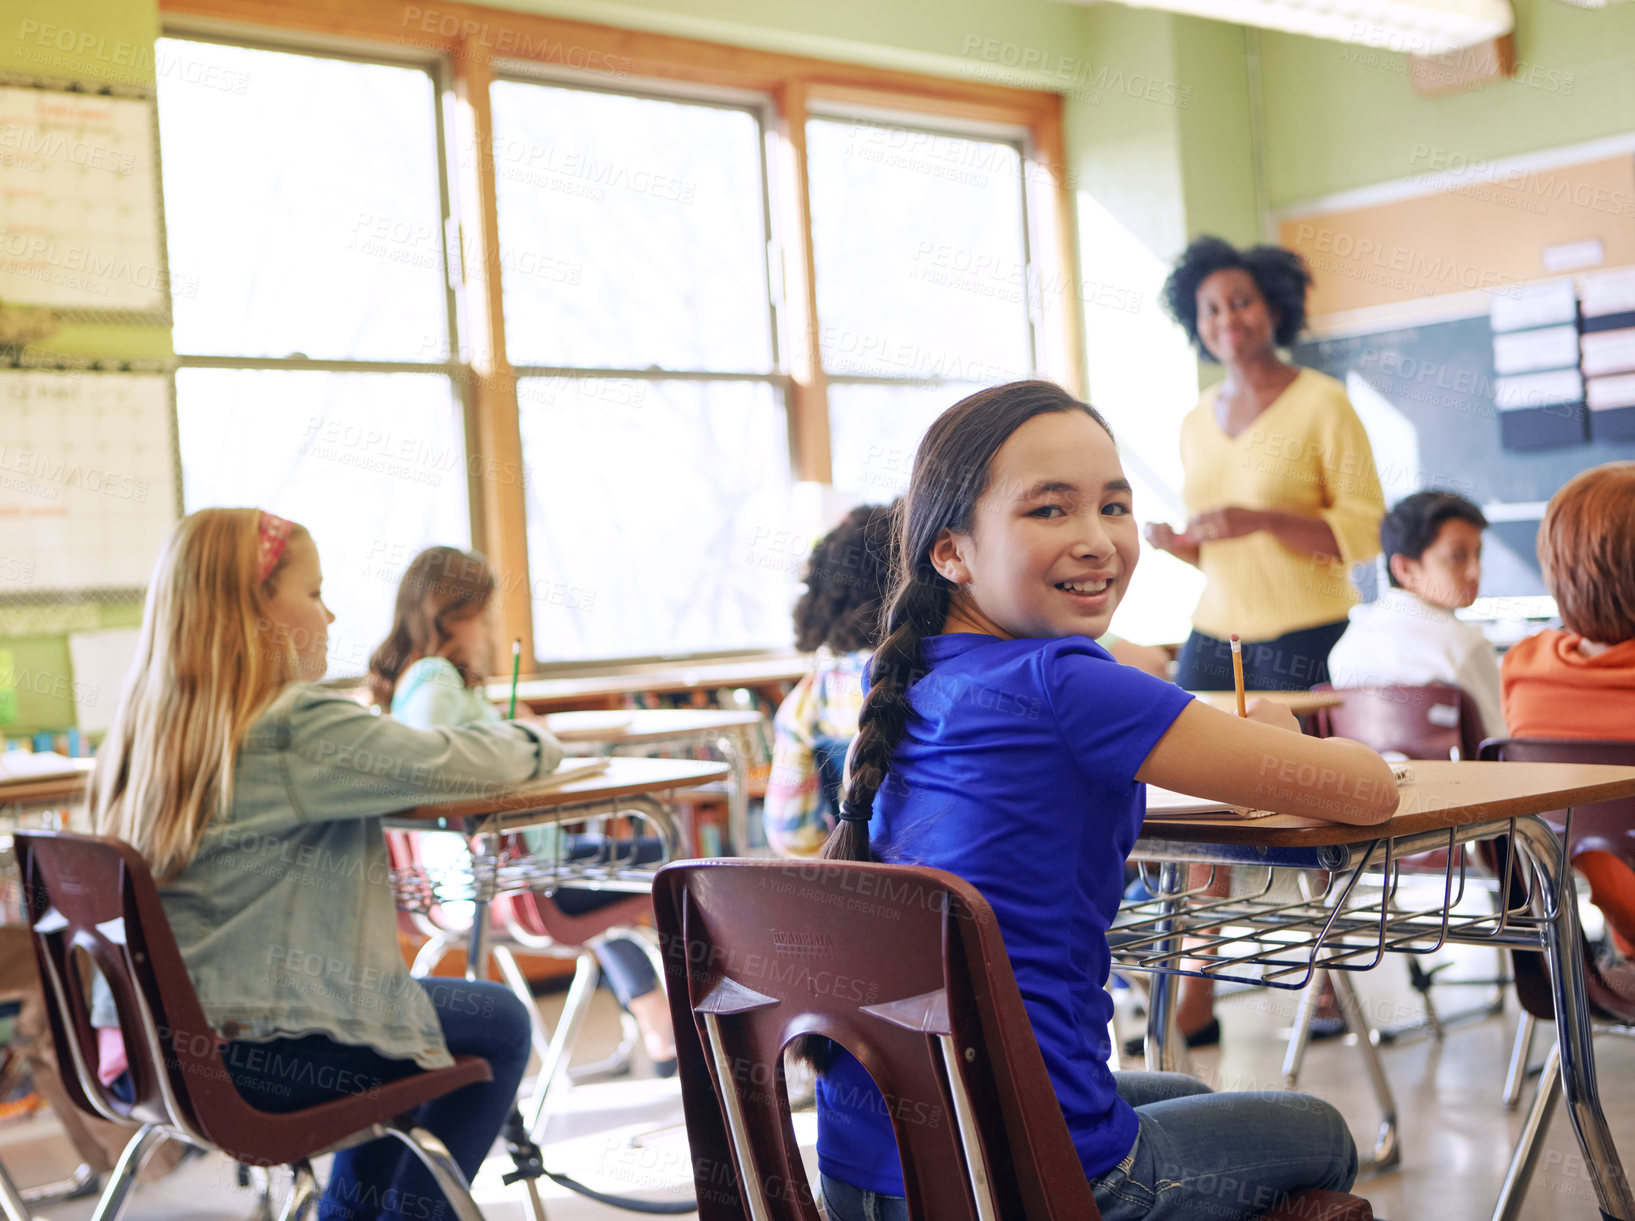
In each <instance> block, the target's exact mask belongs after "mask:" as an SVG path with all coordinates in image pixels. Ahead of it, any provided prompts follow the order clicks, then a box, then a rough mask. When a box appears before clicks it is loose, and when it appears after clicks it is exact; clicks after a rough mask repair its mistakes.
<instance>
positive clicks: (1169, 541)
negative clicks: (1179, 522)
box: [1146, 521, 1197, 555]
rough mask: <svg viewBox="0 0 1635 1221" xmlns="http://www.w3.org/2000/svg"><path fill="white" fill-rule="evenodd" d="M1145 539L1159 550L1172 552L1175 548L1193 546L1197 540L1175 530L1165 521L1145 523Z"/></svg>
mask: <svg viewBox="0 0 1635 1221" xmlns="http://www.w3.org/2000/svg"><path fill="white" fill-rule="evenodd" d="M1146 533H1147V541H1148V542H1149V543H1151V544H1152V545H1153V546H1154V547H1157V548H1158V550H1160V551H1168V552H1169V553H1170V554H1172V555H1173V554H1174V553H1175V551H1176V549H1177V548H1186V547H1194V546H1196V545H1197V540H1195V539H1192V538H1188V537H1187V535H1186V534H1184V533H1182V532H1181V531H1179V530H1177V529H1176V528H1175V527H1174V526H1172V525H1170V524H1169V523H1168V522H1167V521H1154V522H1148V523H1147V531H1146Z"/></svg>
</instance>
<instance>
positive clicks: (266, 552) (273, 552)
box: [256, 512, 295, 581]
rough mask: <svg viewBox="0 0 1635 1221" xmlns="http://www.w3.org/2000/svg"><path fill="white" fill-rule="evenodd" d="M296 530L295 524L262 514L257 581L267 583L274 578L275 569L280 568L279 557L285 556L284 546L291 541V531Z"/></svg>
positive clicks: (258, 538)
mask: <svg viewBox="0 0 1635 1221" xmlns="http://www.w3.org/2000/svg"><path fill="white" fill-rule="evenodd" d="M294 529H295V523H294V522H289V521H285V520H284V519H283V518H282V517H274V516H273V515H272V514H271V513H266V512H263V513H262V514H261V522H260V525H259V526H257V528H256V534H257V538H256V548H257V552H256V580H257V581H265V580H266V579H267V578H268V577H270V576H272V574H273V569H274V568H277V567H278V557H279V556H281V555H283V554H284V544H286V543H288V542H289V540H290V531H292V530H294Z"/></svg>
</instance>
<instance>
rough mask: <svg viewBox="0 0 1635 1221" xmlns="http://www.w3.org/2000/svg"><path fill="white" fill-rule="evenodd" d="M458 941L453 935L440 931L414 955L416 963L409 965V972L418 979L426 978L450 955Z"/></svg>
mask: <svg viewBox="0 0 1635 1221" xmlns="http://www.w3.org/2000/svg"><path fill="white" fill-rule="evenodd" d="M455 944H456V942H455V939H454V938H453V937H450V936H448V935H446V934H442V933H439V934H438V935H437V936H435V937H432V938H431V939H429V940H428V941H427V942H426V944H425V945H423V946H421V947H420V949H419V950H418V951H417V952H416V954H415V956H414V964H413V965H412V966H410V967H409V974H410V975H413V976H414V977H415V978H416V979H424V978H425V977H426V976H428V975H430V974H431V973H432V972H433V971H435V970H436V969H437V964H438V963H440V962H442V961H443V959H444V958H446V957H448V952H449V951H450V950H452V949H453V948H454V946H455Z"/></svg>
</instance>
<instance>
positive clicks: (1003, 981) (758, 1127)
mask: <svg viewBox="0 0 1635 1221" xmlns="http://www.w3.org/2000/svg"><path fill="white" fill-rule="evenodd" d="M653 904H654V909H655V913H656V916H657V919H658V927H659V931H660V939H661V941H662V943H663V949H664V960H665V972H666V976H667V983H668V986H669V996H670V1008H671V1013H672V1016H673V1018H674V1021H675V1029H676V1043H677V1055H678V1057H679V1060H680V1072H681V1082H682V1098H683V1105H684V1107H685V1109H686V1114H687V1131H688V1139H689V1142H690V1144H691V1150H692V1156H693V1164H694V1177H695V1187H696V1189H697V1193H698V1201H699V1215H700V1217H702V1218H704V1221H727V1219H731V1221H738V1219H740V1218H749V1217H754V1218H756V1221H760V1219H761V1218H767V1219H768V1221H816V1218H817V1216H818V1212H817V1209H816V1207H815V1205H814V1204H813V1202H812V1198H811V1191H810V1188H809V1186H808V1185H807V1184H806V1179H805V1175H804V1171H803V1170H802V1168H801V1157H800V1151H799V1149H798V1147H797V1145H796V1140H795V1135H794V1131H793V1128H792V1126H791V1124H790V1120H789V1108H788V1099H787V1095H786V1093H785V1091H784V1089H783V1088H782V1085H781V1082H782V1080H783V1065H782V1054H783V1049H784V1046H785V1045H786V1044H787V1043H788V1042H790V1041H791V1040H792V1039H794V1038H795V1037H796V1036H797V1035H802V1034H817V1035H824V1036H827V1037H829V1038H831V1039H834V1040H836V1041H837V1042H838V1043H840V1044H841V1045H842V1046H844V1047H845V1048H846V1049H847V1050H848V1051H850V1052H851V1053H852V1054H853V1055H854V1056H856V1057H857V1059H858V1060H859V1061H860V1062H861V1063H862V1065H863V1066H864V1068H865V1069H867V1070H868V1072H869V1073H870V1075H871V1076H872V1077H873V1078H874V1081H875V1083H876V1084H877V1085H878V1086H879V1087H880V1091H881V1094H882V1096H883V1098H884V1101H885V1105H886V1111H887V1114H888V1115H889V1116H890V1117H891V1123H892V1128H893V1130H894V1132H895V1134H896V1138H897V1149H898V1155H899V1157H900V1159H901V1162H902V1168H903V1181H904V1185H905V1188H906V1191H907V1193H908V1200H909V1213H910V1216H912V1217H914V1218H916V1221H928V1219H932V1218H934V1219H935V1221H967V1219H969V1221H976V1219H977V1218H978V1217H994V1218H1005V1219H1010V1221H1020V1219H1023V1218H1027V1219H1031V1221H1044V1219H1046V1218H1063V1219H1066V1218H1073V1219H1074V1221H1096V1218H1098V1217H1099V1213H1098V1212H1097V1210H1096V1205H1095V1198H1094V1195H1093V1194H1092V1192H1091V1190H1090V1185H1089V1183H1088V1181H1087V1180H1086V1179H1085V1175H1084V1168H1083V1165H1082V1163H1081V1162H1080V1161H1079V1157H1078V1154H1077V1152H1076V1151H1075V1149H1074V1147H1073V1143H1072V1140H1071V1138H1070V1136H1069V1134H1068V1130H1067V1124H1066V1122H1065V1121H1064V1120H1063V1118H1062V1112H1061V1106H1060V1104H1059V1103H1058V1102H1057V1100H1056V1094H1055V1090H1054V1089H1053V1087H1052V1085H1051V1082H1050V1077H1049V1074H1048V1073H1047V1072H1046V1070H1045V1065H1044V1059H1043V1057H1042V1056H1041V1055H1040V1053H1039V1048H1038V1044H1037V1043H1036V1042H1035V1041H1034V1037H1033V1028H1032V1026H1031V1024H1030V1022H1029V1019H1028V1015H1027V1011H1026V1009H1025V1008H1024V1007H1023V1005H1022V998H1021V994H1020V992H1019V991H1018V990H1017V987H1016V979H1015V976H1014V975H1013V974H1012V972H1011V967H1010V959H1009V958H1008V957H1007V955H1006V953H1005V946H1004V942H1003V941H1002V939H1001V937H1000V932H999V927H998V924H997V923H996V922H995V920H994V916H993V912H992V910H991V909H990V908H989V906H988V904H987V902H986V901H985V900H984V899H983V898H982V896H981V895H980V894H979V893H978V892H977V890H976V888H975V887H973V886H971V885H970V884H969V883H967V882H964V881H962V880H961V879H959V878H957V877H955V876H954V875H952V874H948V873H944V872H941V871H940V870H934V869H922V868H914V867H909V866H897V865H879V864H857V863H843V862H835V861H807V862H792V861H791V862H782V861H709V862H699V863H684V864H674V865H669V866H666V867H665V868H664V869H662V870H660V871H659V874H658V876H657V878H656V879H655V881H654V887H653ZM740 1193H744V1194H742V1195H741V1194H740ZM751 1197H753V1199H751ZM978 1199H980V1200H981V1201H982V1203H981V1206H980V1207H979V1205H978V1202H977V1201H978Z"/></svg>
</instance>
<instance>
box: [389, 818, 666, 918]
mask: <svg viewBox="0 0 1635 1221" xmlns="http://www.w3.org/2000/svg"><path fill="white" fill-rule="evenodd" d="M629 816H630V813H629V812H628V811H626V812H624V813H621V814H619V815H614V816H602V817H594V818H584V819H581V820H579V822H577V823H574V824H562V825H559V826H557V827H555V828H553V829H554V830H556V831H557V833H556V834H555V835H550V836H544V837H538V838H536V839H534V840H533V841H532V842H531V841H530V838H529V837H528V836H527V835H526V834H524V833H519V832H508V833H505V834H496V833H494V832H492V831H491V830H487V829H484V828H483V827H481V826H479V827H477V828H476V829H475V830H474V833H473V834H469V835H463V836H461V838H462V839H463V840H464V842H465V846H466V851H464V852H461V853H450V854H448V855H447V858H446V859H443V860H429V859H427V857H428V855H429V854H428V853H426V852H424V851H422V852H420V853H417V854H416V858H415V860H414V862H413V863H412V864H404V865H399V866H397V867H395V868H393V869H392V871H391V884H392V890H393V893H394V895H395V897H396V901H397V905H398V907H400V908H402V909H404V910H405V911H411V912H417V913H419V914H421V915H431V914H433V911H434V909H436V908H438V907H440V906H444V905H447V904H450V903H490V902H492V901H493V900H494V899H495V898H496V897H497V896H499V895H502V894H509V893H516V892H519V891H528V892H531V893H533V894H539V895H551V894H554V893H555V892H556V891H558V890H561V889H564V888H572V889H574V890H610V891H618V892H622V893H627V894H645V893H648V892H649V891H651V890H652V888H653V875H654V874H655V873H657V872H658V870H659V868H660V867H661V866H663V865H665V864H668V863H669V860H670V853H669V852H668V851H665V850H663V849H662V847H661V848H660V849H659V850H658V851H656V852H655V851H654V848H653V845H654V844H655V843H656V844H659V845H661V846H662V844H663V842H664V841H663V840H662V839H658V838H657V837H646V836H643V837H640V838H630V837H623V838H621V837H615V836H611V835H608V834H606V833H605V831H604V830H590V829H589V828H602V827H603V825H604V824H606V823H609V822H611V821H613V820H614V819H615V818H617V819H623V818H626V817H629ZM577 825H584V826H586V827H587V831H586V832H584V833H569V831H568V827H569V826H577ZM447 834H448V835H449V836H450V837H452V836H453V835H456V834H459V833H457V832H451V833H447ZM541 841H543V843H541Z"/></svg>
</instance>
